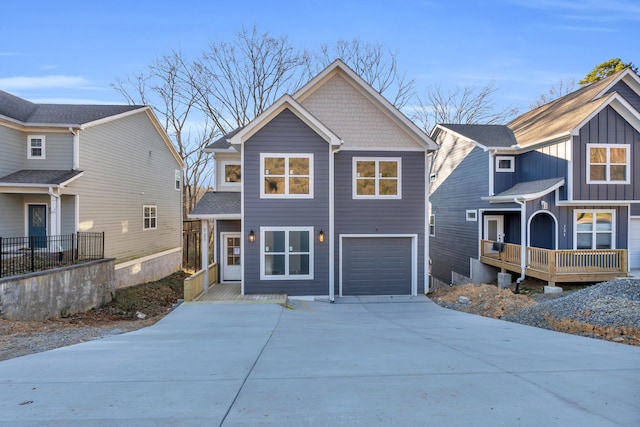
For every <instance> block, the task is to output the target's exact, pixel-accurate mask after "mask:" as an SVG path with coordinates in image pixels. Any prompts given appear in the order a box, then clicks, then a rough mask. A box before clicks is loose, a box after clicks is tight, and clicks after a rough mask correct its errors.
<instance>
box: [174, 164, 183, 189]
mask: <svg viewBox="0 0 640 427" xmlns="http://www.w3.org/2000/svg"><path fill="white" fill-rule="evenodd" d="M181 182H182V171H181V170H179V169H176V171H175V189H176V190H178V191H180V183H181Z"/></svg>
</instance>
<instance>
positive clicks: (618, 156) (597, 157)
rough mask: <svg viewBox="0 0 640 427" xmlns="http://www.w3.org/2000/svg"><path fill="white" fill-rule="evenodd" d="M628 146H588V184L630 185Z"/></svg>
mask: <svg viewBox="0 0 640 427" xmlns="http://www.w3.org/2000/svg"><path fill="white" fill-rule="evenodd" d="M629 151H630V150H629V145H626V144H587V152H588V153H587V156H588V157H587V171H588V172H587V173H588V175H587V184H629V169H630V167H629V166H630V155H629V154H630V153H629Z"/></svg>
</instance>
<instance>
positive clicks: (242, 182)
mask: <svg viewBox="0 0 640 427" xmlns="http://www.w3.org/2000/svg"><path fill="white" fill-rule="evenodd" d="M240 163H241V164H242V165H243V166H244V145H240ZM241 172H242V173H243V174H244V171H241ZM245 181H246V179H243V180H241V181H240V218H239V219H240V233H241V234H242V238H243V239H246V238H247V232H246V228H245V226H244V223H245V221H244V194H245V193H244V191H245V188H244V186H245ZM247 242H248V240H247ZM258 244H260V242H258ZM245 252H246V251H241V252H240V264H242V270H240V295H244V294H245V293H244V268H245V267H244V266H245V265H246V264H245V256H244V254H245Z"/></svg>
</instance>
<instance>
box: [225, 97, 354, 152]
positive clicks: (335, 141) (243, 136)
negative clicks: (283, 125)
mask: <svg viewBox="0 0 640 427" xmlns="http://www.w3.org/2000/svg"><path fill="white" fill-rule="evenodd" d="M285 109H288V110H289V111H291V112H292V113H293V114H295V115H296V116H298V118H299V119H300V120H302V121H303V122H305V123H306V124H307V126H309V127H310V128H311V129H313V130H314V131H315V132H316V133H317V134H318V135H319V136H320V137H321V138H322V139H324V140H325V141H327V142H328V143H329V144H331V145H336V146H339V145H342V140H341V139H340V137H338V135H336V134H335V133H333V131H331V129H329V128H328V127H326V126H325V125H324V124H323V123H322V122H320V120H318V119H316V118H315V117H314V116H313V115H312V114H311V113H310V112H309V111H307V109H305V108H304V107H303V106H302V105H300V104H299V103H298V102H297V101H296V100H295V99H293V98H292V97H291V96H290V95H283V96H281V97H280V99H278V100H277V101H276V102H274V103H273V104H272V105H271V106H270V107H269V108H267V109H266V110H264V111H263V112H262V114H260V115H259V116H258V117H256V118H255V119H253V120H252V121H251V122H250V123H249V124H248V125H246V126H245V127H243V128H242V129H240V130H239V131H238V132H237V133H236V134H235V135H233V136H232V137H231V138H230V139H229V140H228V142H229V143H230V144H241V143H243V142H244V141H246V140H247V139H249V138H251V137H252V136H253V135H254V134H255V133H256V132H258V131H259V130H260V129H262V128H263V127H264V126H265V125H266V124H267V123H269V122H270V121H271V120H272V119H273V118H274V117H275V116H277V115H278V114H280V113H281V112H282V111H283V110H285Z"/></svg>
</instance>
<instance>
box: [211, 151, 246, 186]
mask: <svg viewBox="0 0 640 427" xmlns="http://www.w3.org/2000/svg"><path fill="white" fill-rule="evenodd" d="M227 166H240V181H237V182H230V181H227V171H226V168H227ZM242 175H243V171H242V162H241V161H240V160H239V159H238V160H220V174H219V177H220V182H216V187H217V188H218V190H220V191H224V189H225V187H229V188H230V189H233V190H236V189H238V188H240V187H242Z"/></svg>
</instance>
